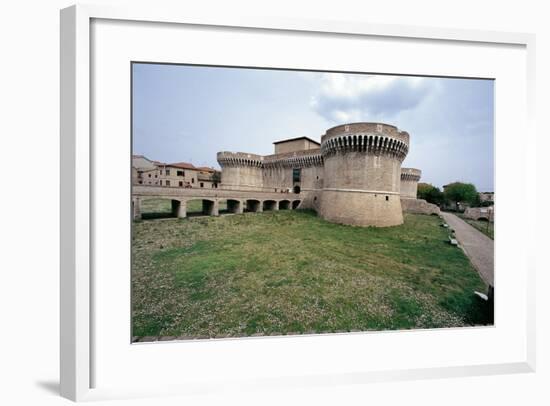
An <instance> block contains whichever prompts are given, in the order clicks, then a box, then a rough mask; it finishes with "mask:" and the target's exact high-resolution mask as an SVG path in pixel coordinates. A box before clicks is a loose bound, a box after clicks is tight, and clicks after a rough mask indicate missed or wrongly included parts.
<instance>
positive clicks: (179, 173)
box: [177, 171, 185, 176]
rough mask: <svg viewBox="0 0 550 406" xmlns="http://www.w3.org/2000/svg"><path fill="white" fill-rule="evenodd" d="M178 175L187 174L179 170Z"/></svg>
mask: <svg viewBox="0 0 550 406" xmlns="http://www.w3.org/2000/svg"><path fill="white" fill-rule="evenodd" d="M177 175H178V176H185V173H184V172H183V171H178V172H177Z"/></svg>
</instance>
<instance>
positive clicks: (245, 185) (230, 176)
mask: <svg viewBox="0 0 550 406" xmlns="http://www.w3.org/2000/svg"><path fill="white" fill-rule="evenodd" d="M220 186H221V188H222V189H239V190H261V189H262V188H263V177H262V169H261V168H257V167H250V166H242V167H239V166H235V167H224V168H222V181H221V185H220Z"/></svg>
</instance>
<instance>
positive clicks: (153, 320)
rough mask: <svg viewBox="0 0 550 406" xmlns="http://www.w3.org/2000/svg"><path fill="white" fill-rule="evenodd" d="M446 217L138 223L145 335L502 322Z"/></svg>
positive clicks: (138, 299) (139, 322) (137, 266)
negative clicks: (380, 221)
mask: <svg viewBox="0 0 550 406" xmlns="http://www.w3.org/2000/svg"><path fill="white" fill-rule="evenodd" d="M440 223H441V221H440V219H439V218H438V217H436V216H425V215H406V216H405V223H404V224H403V225H401V226H396V227H388V228H362V227H352V226H344V225H337V224H332V223H328V222H326V221H324V220H323V219H321V218H319V217H317V216H316V214H315V213H314V212H312V211H303V210H296V211H277V212H265V213H245V214H240V215H228V216H221V217H195V218H188V219H175V218H174V219H160V220H146V221H137V222H135V223H134V227H133V237H132V238H133V254H132V266H133V271H132V272H133V273H132V301H133V304H132V307H133V308H132V312H133V335H134V336H137V337H143V336H179V337H182V336H183V337H189V338H191V337H195V338H198V337H200V338H202V337H225V336H247V335H252V334H264V335H269V334H273V335H279V334H291V333H313V332H316V333H321V332H336V331H350V330H385V329H409V328H433V327H455V326H470V325H478V324H492V308H490V306H489V305H488V304H487V303H486V302H484V301H482V300H481V299H479V298H478V297H477V296H475V295H474V291H475V290H477V291H481V292H485V291H486V286H485V284H484V283H483V281H482V280H481V278H480V277H479V276H478V274H477V272H476V271H475V270H474V269H473V268H472V266H471V264H470V262H469V260H468V259H467V257H466V256H465V255H464V253H463V252H462V251H461V250H460V249H458V248H456V247H453V246H451V245H450V244H448V242H447V230H445V229H443V228H442V227H440V225H439V224H440Z"/></svg>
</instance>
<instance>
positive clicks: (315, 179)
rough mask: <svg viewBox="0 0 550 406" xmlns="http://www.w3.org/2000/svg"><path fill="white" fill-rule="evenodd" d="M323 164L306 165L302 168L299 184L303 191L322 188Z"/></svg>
mask: <svg viewBox="0 0 550 406" xmlns="http://www.w3.org/2000/svg"><path fill="white" fill-rule="evenodd" d="M323 175H324V168H323V166H308V167H305V168H302V176H301V185H300V188H301V189H302V190H303V191H306V190H318V189H322V188H323Z"/></svg>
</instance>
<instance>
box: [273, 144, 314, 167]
mask: <svg viewBox="0 0 550 406" xmlns="http://www.w3.org/2000/svg"><path fill="white" fill-rule="evenodd" d="M322 165H323V157H322V156H321V149H320V148H316V149H308V150H304V151H295V152H287V153H284V154H274V155H267V156H265V157H264V167H277V166H278V167H293V168H304V167H309V166H322Z"/></svg>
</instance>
